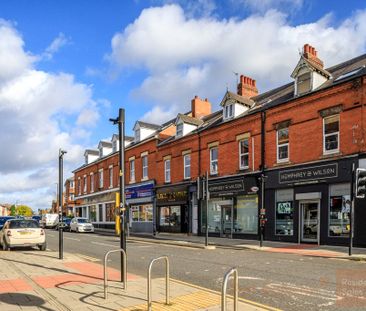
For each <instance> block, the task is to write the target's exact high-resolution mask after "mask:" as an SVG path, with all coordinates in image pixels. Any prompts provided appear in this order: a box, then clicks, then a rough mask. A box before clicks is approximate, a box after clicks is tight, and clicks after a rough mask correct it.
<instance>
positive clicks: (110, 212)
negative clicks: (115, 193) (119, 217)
mask: <svg viewBox="0 0 366 311" xmlns="http://www.w3.org/2000/svg"><path fill="white" fill-rule="evenodd" d="M105 216H106V217H105V220H106V221H115V219H116V215H115V204H114V203H106V205H105Z"/></svg>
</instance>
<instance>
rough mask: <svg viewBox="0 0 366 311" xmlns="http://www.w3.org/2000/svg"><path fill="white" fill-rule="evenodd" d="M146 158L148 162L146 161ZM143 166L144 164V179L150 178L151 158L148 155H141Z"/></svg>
mask: <svg viewBox="0 0 366 311" xmlns="http://www.w3.org/2000/svg"><path fill="white" fill-rule="evenodd" d="M145 159H146V163H144V161H145ZM141 166H142V179H148V178H149V160H148V157H147V155H144V156H142V157H141Z"/></svg>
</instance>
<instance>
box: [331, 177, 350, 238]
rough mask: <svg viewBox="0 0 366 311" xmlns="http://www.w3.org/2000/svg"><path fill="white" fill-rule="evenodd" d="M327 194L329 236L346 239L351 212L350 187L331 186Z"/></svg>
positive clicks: (344, 185) (345, 185) (346, 185)
mask: <svg viewBox="0 0 366 311" xmlns="http://www.w3.org/2000/svg"><path fill="white" fill-rule="evenodd" d="M329 193H330V198H329V228H328V229H329V231H328V233H329V236H330V237H348V236H349V231H350V211H351V196H350V185H349V184H337V185H331V186H330V189H329Z"/></svg>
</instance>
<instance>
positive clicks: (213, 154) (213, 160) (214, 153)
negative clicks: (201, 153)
mask: <svg viewBox="0 0 366 311" xmlns="http://www.w3.org/2000/svg"><path fill="white" fill-rule="evenodd" d="M217 173H218V148H217V147H215V148H211V149H210V174H211V175H215V174H217Z"/></svg>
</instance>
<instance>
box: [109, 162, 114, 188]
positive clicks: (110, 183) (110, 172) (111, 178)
mask: <svg viewBox="0 0 366 311" xmlns="http://www.w3.org/2000/svg"><path fill="white" fill-rule="evenodd" d="M109 188H113V166H110V167H109Z"/></svg>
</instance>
